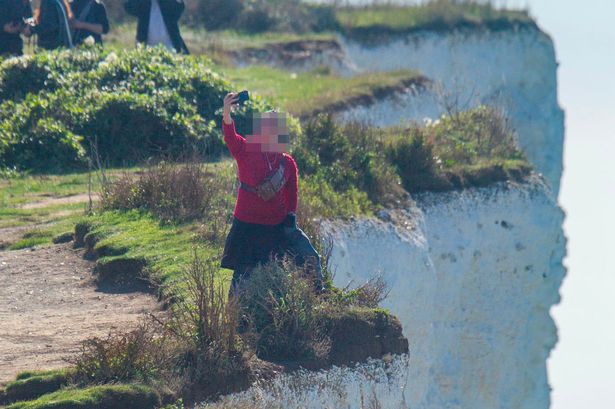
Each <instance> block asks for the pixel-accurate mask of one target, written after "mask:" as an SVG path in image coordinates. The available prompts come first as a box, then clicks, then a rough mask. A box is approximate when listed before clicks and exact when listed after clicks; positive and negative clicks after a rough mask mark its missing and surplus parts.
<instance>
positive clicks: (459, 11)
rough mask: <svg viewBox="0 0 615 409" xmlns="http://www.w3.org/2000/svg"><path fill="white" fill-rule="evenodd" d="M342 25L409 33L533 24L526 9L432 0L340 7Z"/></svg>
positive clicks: (357, 28) (344, 27)
mask: <svg viewBox="0 0 615 409" xmlns="http://www.w3.org/2000/svg"><path fill="white" fill-rule="evenodd" d="M336 17H337V20H338V22H339V23H340V25H341V27H342V28H343V29H344V30H346V31H348V32H350V33H352V32H353V30H357V31H361V30H365V31H369V32H372V33H376V32H378V31H381V32H408V31H418V30H450V29H452V28H455V27H460V26H484V27H491V28H498V27H510V26H512V25H514V24H519V25H528V24H533V20H532V19H531V17H530V16H529V14H528V12H527V11H524V10H508V9H498V8H495V7H494V6H492V5H490V4H484V3H483V4H479V3H478V2H476V1H465V2H455V1H453V0H435V1H432V2H428V3H426V4H421V5H415V6H398V5H394V4H381V5H375V6H368V7H343V8H340V9H338V10H337V11H336Z"/></svg>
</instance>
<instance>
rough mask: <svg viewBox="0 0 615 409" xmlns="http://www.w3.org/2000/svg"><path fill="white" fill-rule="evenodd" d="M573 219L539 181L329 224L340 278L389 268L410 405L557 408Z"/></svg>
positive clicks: (440, 197)
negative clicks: (554, 309) (563, 291)
mask: <svg viewBox="0 0 615 409" xmlns="http://www.w3.org/2000/svg"><path fill="white" fill-rule="evenodd" d="M563 216H564V215H563V212H562V211H561V210H560V208H559V207H558V206H557V204H556V203H555V202H554V200H553V196H552V193H551V192H550V191H549V188H548V187H547V186H546V184H545V183H544V182H543V181H542V180H541V179H540V178H537V177H535V178H534V179H533V180H532V181H531V182H530V183H528V184H520V185H513V184H497V185H494V186H493V187H490V188H481V189H469V190H466V191H462V192H454V193H447V194H425V195H423V196H421V197H418V198H416V202H415V204H414V205H412V206H411V207H410V208H408V209H406V210H405V211H403V212H402V215H401V216H400V215H399V214H397V215H396V216H395V217H394V218H393V219H394V220H396V223H394V224H393V223H391V222H382V221H380V220H378V219H359V220H355V221H353V222H339V221H337V222H328V223H327V225H326V227H325V230H326V231H327V232H328V233H329V234H331V235H332V236H333V238H334V243H335V247H334V249H333V254H332V262H333V266H334V267H335V268H336V270H337V275H336V284H337V285H340V286H343V285H346V284H347V283H348V281H352V282H354V283H355V284H356V285H359V284H361V283H363V282H364V281H366V280H368V279H369V278H371V277H373V276H374V275H376V274H378V273H379V272H381V273H382V274H383V278H384V279H385V280H386V281H387V283H388V284H389V286H390V288H391V292H390V295H389V297H388V299H387V300H385V302H384V304H383V306H384V307H386V308H389V309H390V311H391V313H393V314H394V315H396V316H398V317H399V318H400V320H401V323H402V327H403V331H404V335H405V336H406V337H407V338H408V340H409V343H410V348H409V349H410V362H409V365H408V366H407V370H408V374H407V380H408V381H407V390H406V393H405V399H406V400H407V403H408V407H412V408H434V409H435V408H459V409H462V408H511V409H513V408H548V407H549V391H550V389H549V385H548V381H547V372H546V359H547V357H548V356H549V352H550V350H551V349H552V348H553V346H554V345H555V342H556V340H557V335H556V327H555V325H554V322H553V320H552V318H551V317H550V315H549V309H550V307H551V306H552V305H553V304H555V303H557V302H558V301H559V287H560V284H561V281H562V279H563V276H564V273H565V270H564V268H563V266H562V258H563V256H564V254H565V238H564V235H563V232H562V227H561V226H562V220H563ZM391 396H392V398H394V399H399V396H393V395H391ZM397 402H398V401H397ZM391 404H396V405H397V404H398V403H394V402H391ZM382 407H392V406H386V403H385V405H384V406H382ZM396 407H397V406H396Z"/></svg>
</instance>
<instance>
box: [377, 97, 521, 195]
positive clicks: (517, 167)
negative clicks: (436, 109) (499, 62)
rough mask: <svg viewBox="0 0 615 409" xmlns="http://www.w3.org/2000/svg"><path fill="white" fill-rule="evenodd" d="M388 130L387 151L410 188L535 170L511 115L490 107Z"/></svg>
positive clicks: (472, 182)
mask: <svg viewBox="0 0 615 409" xmlns="http://www.w3.org/2000/svg"><path fill="white" fill-rule="evenodd" d="M387 132H388V133H389V134H390V136H389V138H388V142H387V148H386V151H387V156H388V158H389V160H390V161H391V162H392V163H393V164H394V165H395V167H396V168H397V173H398V174H399V176H400V177H401V180H402V182H403V186H404V188H405V189H406V190H407V191H408V192H411V193H416V192H421V191H426V190H431V191H443V190H451V189H461V188H465V187H470V186H486V185H488V184H490V183H494V182H501V181H504V180H521V179H522V178H523V177H525V176H527V174H528V173H529V172H530V170H531V167H530V166H529V164H528V163H527V161H526V160H525V156H524V155H523V153H522V152H521V151H520V150H519V148H518V147H517V144H516V142H515V136H514V133H513V131H512V129H511V128H510V126H509V124H508V122H507V120H506V118H505V117H504V116H503V115H502V114H501V113H500V112H498V111H497V110H494V109H492V108H489V107H486V106H479V107H477V108H474V109H472V110H469V111H466V112H461V113H453V114H451V115H444V116H442V117H441V118H440V119H439V120H437V121H435V122H432V123H429V124H427V125H426V126H422V127H419V126H412V127H410V128H407V129H399V128H392V129H389V130H387Z"/></svg>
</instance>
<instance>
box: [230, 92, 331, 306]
mask: <svg viewBox="0 0 615 409" xmlns="http://www.w3.org/2000/svg"><path fill="white" fill-rule="evenodd" d="M238 95H239V94H237V93H234V92H231V93H229V94H227V95H226V96H225V97H224V108H223V118H222V131H223V133H224V142H225V143H226V145H227V147H228V149H229V151H230V153H231V155H232V156H233V157H234V158H235V161H236V162H237V173H238V177H239V189H238V192H237V200H236V202H235V209H234V211H233V223H232V226H231V229H230V231H229V233H228V236H227V238H226V242H225V244H224V253H223V256H222V260H221V263H220V265H221V267H223V268H228V269H231V270H233V271H234V272H233V280H232V282H231V289H230V291H229V295H233V294H237V293H238V290H239V289H240V288H241V283H242V282H243V280H244V279H247V278H248V277H249V276H250V272H251V270H252V269H253V268H254V267H256V266H257V265H258V264H259V263H262V264H264V263H267V262H268V261H269V260H270V257H271V255H272V254H273V255H276V256H277V255H282V254H285V253H288V254H290V255H291V256H292V257H294V260H295V262H296V263H297V264H298V265H304V264H306V267H309V270H311V271H312V272H313V274H314V276H315V277H314V278H315V284H316V286H317V288H318V289H321V288H322V284H323V277H322V268H321V265H320V256H319V254H318V253H317V252H316V250H315V249H314V247H313V246H312V244H311V243H310V240H309V238H308V237H307V236H306V235H305V233H304V232H303V231H302V230H301V229H299V228H298V227H297V223H296V216H295V213H296V211H297V197H298V171H297V165H296V163H295V160H294V159H293V158H292V156H290V155H289V154H288V153H286V152H285V151H286V146H287V145H288V142H289V141H288V133H287V130H286V118H285V116H283V115H281V114H278V113H276V112H268V113H264V114H254V115H255V117H254V119H253V132H252V133H253V135H247V137H246V138H244V137H243V136H241V135H239V134H238V133H237V132H236V130H235V122H234V121H233V119H232V118H231V108H232V107H235V106H237V105H238V104H237V102H238Z"/></svg>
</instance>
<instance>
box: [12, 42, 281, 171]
mask: <svg viewBox="0 0 615 409" xmlns="http://www.w3.org/2000/svg"><path fill="white" fill-rule="evenodd" d="M210 66H211V61H210V60H209V59H207V58H206V57H203V56H200V57H198V56H181V55H177V54H174V53H172V52H169V51H167V50H165V49H163V48H162V47H156V48H144V47H137V49H135V50H124V51H121V52H119V53H115V52H109V51H105V50H102V49H100V48H97V47H93V48H84V49H79V50H70V51H68V50H60V51H53V52H41V53H37V54H36V55H32V56H26V57H23V58H20V59H8V60H3V61H2V62H0V166H5V167H6V166H14V167H16V168H18V169H22V170H29V169H32V168H31V166H32V163H31V162H32V161H38V162H40V164H39V165H38V166H37V167H36V170H43V169H46V168H47V169H48V168H49V166H53V165H54V162H53V161H51V163H50V158H49V153H52V154H53V155H51V156H58V157H59V158H60V159H59V160H57V161H56V162H59V163H68V164H69V165H72V164H75V165H79V164H83V163H84V162H83V152H84V151H85V152H86V153H89V154H91V153H92V152H91V150H92V149H93V147H97V148H98V149H97V152H98V154H99V155H100V156H101V159H102V160H103V161H105V162H106V163H108V164H110V165H124V164H133V163H136V162H139V161H140V160H142V159H144V158H146V157H149V156H152V155H161V154H163V155H167V156H173V157H177V156H179V155H181V154H184V153H185V152H186V151H192V152H197V153H199V154H203V155H219V154H221V153H224V152H226V148H225V147H224V144H223V141H222V135H221V127H220V126H219V124H220V121H221V111H220V107H221V106H222V100H223V97H224V95H225V94H226V93H227V92H229V91H230V90H232V89H234V88H233V87H232V85H231V84H230V83H229V82H228V81H227V80H225V79H224V78H222V77H221V76H220V75H218V74H217V73H215V72H213V71H212V70H211V69H210ZM271 108H272V106H270V105H269V104H267V103H266V102H265V101H263V100H262V99H261V98H260V97H259V96H258V95H253V97H252V98H251V99H250V101H249V102H248V103H246V104H245V105H244V106H243V107H242V108H241V109H239V110H238V111H237V112H236V114H235V117H236V122H237V128H238V131H240V132H245V131H246V130H247V129H248V126H249V125H250V123H251V113H252V112H254V111H264V110H267V109H271ZM41 119H45V120H46V122H43V123H42V124H40V125H39V122H40V120H41ZM40 127H43V129H44V130H45V132H43V133H42V134H41V135H38V134H39V133H40V132H39V131H40V129H39V128H40ZM33 135H34V136H33ZM74 135H79V137H82V139H80V141H79V143H80V145H81V148H80V149H73V150H72V151H71V150H70V149H72V148H75V142H76V137H75V136H74ZM32 138H35V139H36V138H38V140H39V141H40V143H43V144H46V141H47V139H48V138H52V139H53V140H54V142H52V143H51V144H50V148H49V149H51V152H49V151H45V150H40V149H39V150H36V149H35V150H33V149H32V146H30V145H27V144H23V143H21V144H20V143H19V142H20V141H21V140H23V139H25V140H29V139H32ZM11 146H12V148H11ZM56 149H59V151H58V152H57V153H58V155H56V154H55V153H56ZM22 151H23V152H22ZM71 152H72V156H71ZM43 155H47V156H43ZM22 158H23V159H24V160H26V159H27V161H26V162H23V163H22V161H21V160H22Z"/></svg>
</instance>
